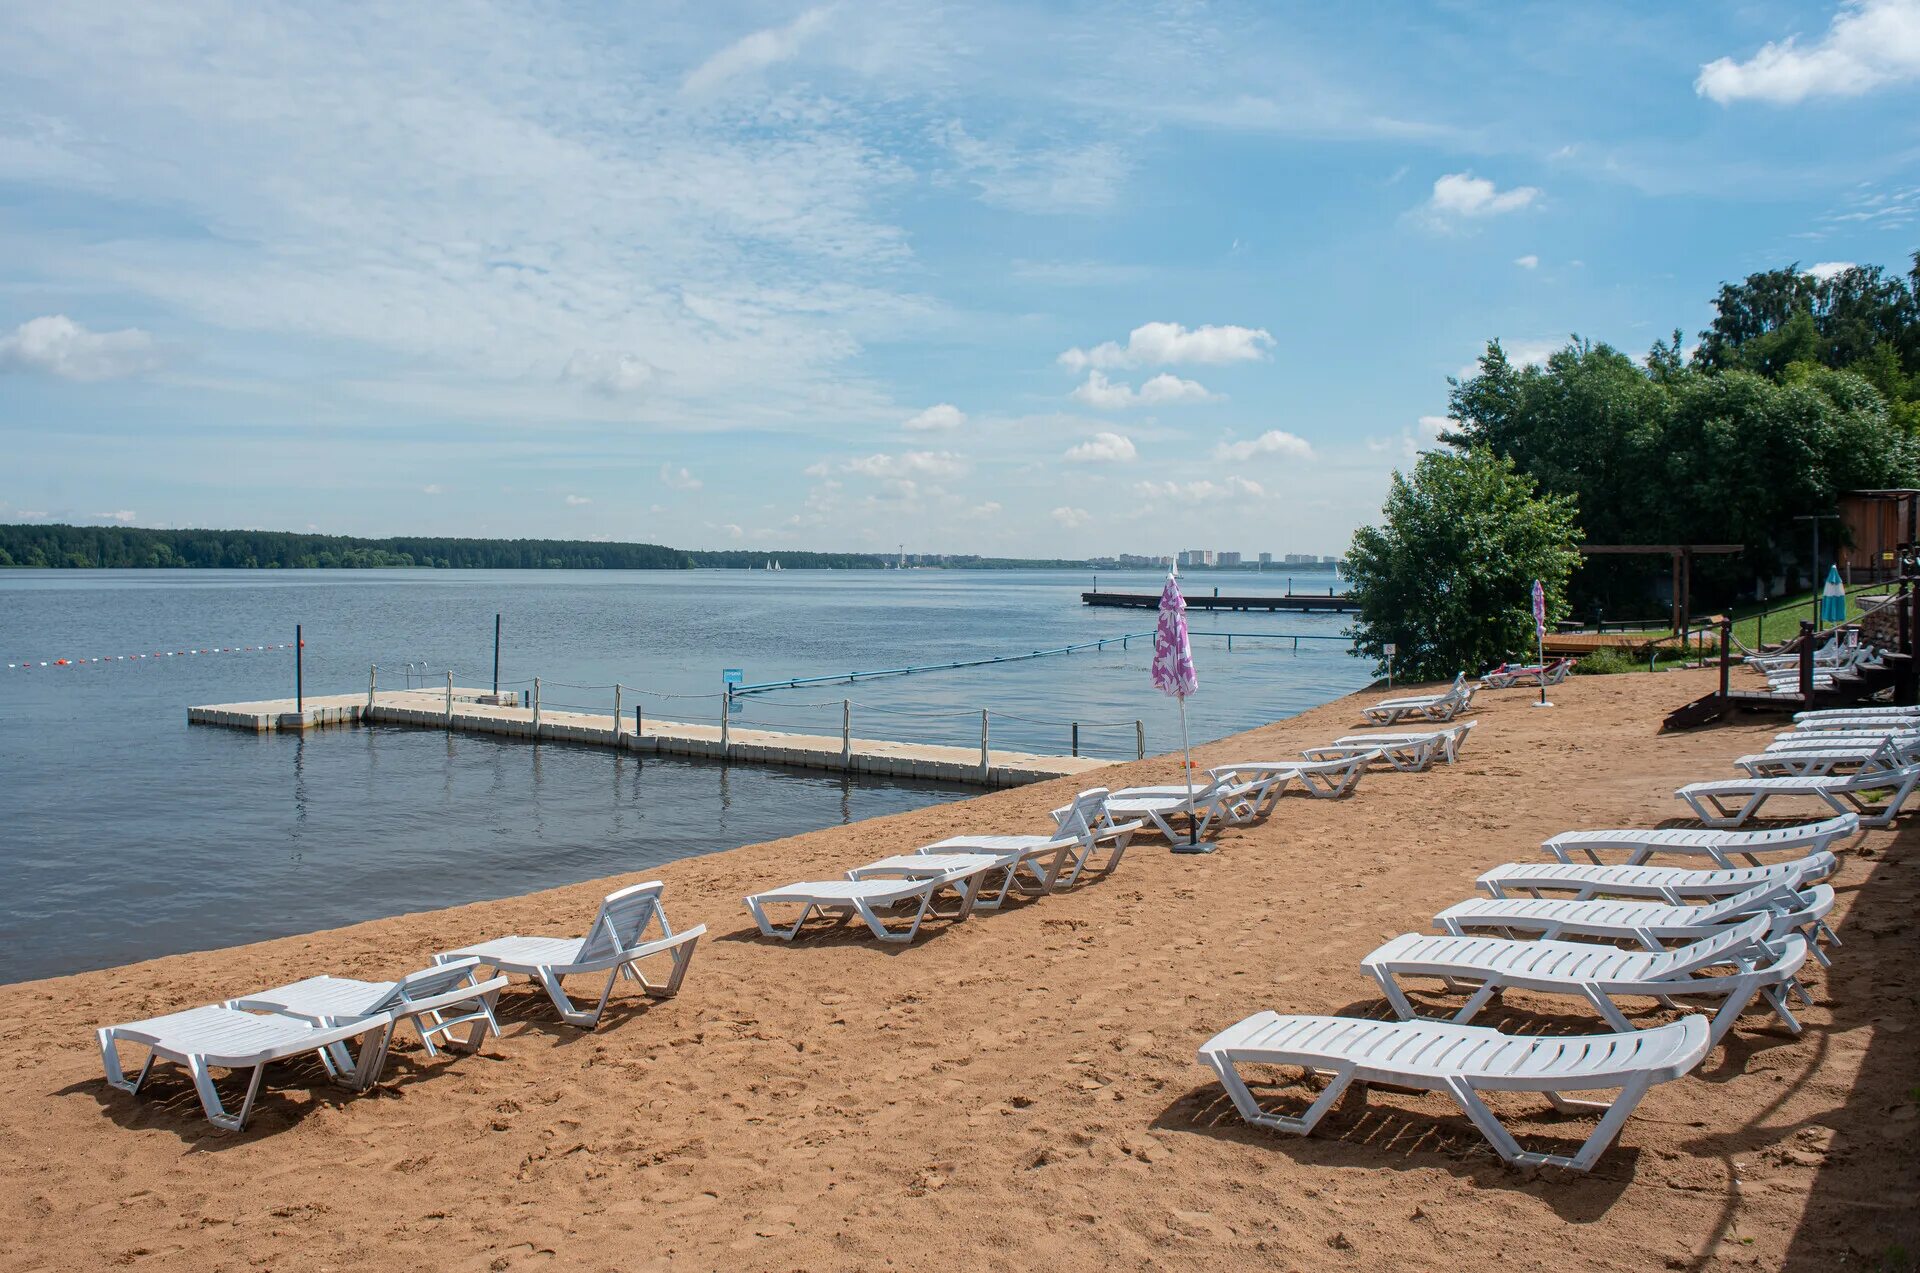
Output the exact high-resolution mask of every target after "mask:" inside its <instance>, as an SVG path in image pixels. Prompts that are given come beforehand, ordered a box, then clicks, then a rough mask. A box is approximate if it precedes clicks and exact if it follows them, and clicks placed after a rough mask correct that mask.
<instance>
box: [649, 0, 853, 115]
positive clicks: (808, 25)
mask: <svg viewBox="0 0 1920 1273" xmlns="http://www.w3.org/2000/svg"><path fill="white" fill-rule="evenodd" d="M832 12H833V7H832V6H831V5H826V6H822V7H820V8H817V9H808V10H807V11H806V12H805V13H802V14H801V15H800V16H799V17H797V18H795V19H794V20H793V21H791V22H789V23H787V24H786V25H785V26H778V27H767V28H765V29H764V30H760V31H755V32H754V33H753V34H752V35H749V36H745V37H743V38H741V39H739V40H735V41H734V42H733V43H732V44H729V45H728V46H727V47H726V48H724V49H721V50H720V51H719V52H718V53H716V54H714V55H713V56H712V57H710V58H708V59H707V60H706V61H704V62H702V63H701V64H700V65H699V66H696V67H695V68H694V69H693V70H692V71H690V72H688V74H687V77H686V79H684V80H682V81H681V83H680V88H681V91H682V92H685V93H689V94H693V95H695V96H698V95H701V94H704V93H709V92H712V91H713V90H714V89H716V88H718V87H720V86H721V85H723V84H725V83H726V82H727V81H728V80H731V79H735V78H737V77H739V76H742V75H751V74H753V73H754V72H756V71H764V70H766V69H767V68H768V67H770V66H777V65H779V64H780V63H781V62H788V61H792V60H793V58H794V57H796V56H798V55H799V52H800V49H801V46H802V45H804V44H805V43H806V42H807V39H808V38H809V37H810V36H812V35H814V34H815V33H816V32H818V31H819V30H820V28H821V27H823V26H825V25H826V22H827V18H828V17H829V16H830V15H831V14H832Z"/></svg>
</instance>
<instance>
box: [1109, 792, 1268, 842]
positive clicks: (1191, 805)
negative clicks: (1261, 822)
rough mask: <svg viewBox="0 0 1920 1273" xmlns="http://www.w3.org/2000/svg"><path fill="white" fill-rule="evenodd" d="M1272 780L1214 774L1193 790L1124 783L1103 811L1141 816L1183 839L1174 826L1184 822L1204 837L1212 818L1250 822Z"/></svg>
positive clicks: (1161, 830) (1164, 832)
mask: <svg viewBox="0 0 1920 1273" xmlns="http://www.w3.org/2000/svg"><path fill="white" fill-rule="evenodd" d="M1273 785H1274V784H1273V781H1272V780H1270V779H1262V780H1258V781H1255V782H1245V783H1235V782H1228V781H1225V780H1223V779H1219V778H1216V779H1214V780H1213V781H1211V782H1207V783H1196V784H1195V785H1194V789H1193V794H1192V795H1188V794H1187V789H1186V787H1184V786H1181V785H1177V784H1170V785H1168V786H1164V787H1126V788H1123V789H1121V790H1119V791H1116V792H1114V793H1112V794H1111V795H1110V796H1108V797H1107V812H1108V813H1109V814H1110V815H1112V816H1116V817H1123V818H1129V819H1135V818H1144V819H1145V820H1146V821H1148V822H1151V823H1152V824H1153V827H1154V830H1156V831H1158V832H1159V833H1160V834H1161V835H1163V836H1165V837H1166V838H1167V839H1168V840H1175V841H1177V840H1184V839H1186V838H1188V836H1187V832H1186V831H1183V830H1181V829H1180V827H1179V826H1176V825H1175V824H1176V823H1184V824H1185V825H1186V826H1187V827H1188V828H1190V829H1191V832H1192V835H1193V838H1195V839H1203V838H1205V836H1206V834H1207V831H1208V829H1209V828H1211V827H1212V825H1213V824H1214V822H1216V821H1220V822H1231V823H1244V822H1251V821H1252V820H1253V819H1254V818H1255V817H1257V816H1258V815H1259V813H1260V809H1261V806H1262V804H1263V803H1267V802H1266V801H1264V799H1263V797H1264V796H1265V795H1266V793H1267V792H1268V791H1269V790H1270V789H1271V788H1272V787H1273Z"/></svg>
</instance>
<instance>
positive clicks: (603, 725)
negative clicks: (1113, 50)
mask: <svg viewBox="0 0 1920 1273" xmlns="http://www.w3.org/2000/svg"><path fill="white" fill-rule="evenodd" d="M485 693H486V691H484V690H477V689H462V688H459V687H456V688H455V689H454V691H453V701H452V705H451V709H449V705H448V701H447V693H446V691H445V690H382V691H380V692H379V693H377V694H375V695H373V696H372V700H371V702H369V698H368V696H367V695H366V694H332V695H325V696H316V695H308V696H307V697H306V700H305V704H304V706H305V710H304V711H299V712H296V711H295V710H294V700H292V699H290V698H282V699H267V700H264V701H261V702H255V703H218V704H213V705H210V706H206V707H189V708H188V709H187V723H188V724H190V725H215V726H223V727H225V728H229V729H245V730H251V731H254V732H256V733H272V732H277V731H282V730H287V731H300V730H305V729H313V728H317V727H323V726H332V725H361V724H367V725H410V726H414V727H416V728H421V729H446V730H452V731H455V732H457V733H467V734H493V735H496V736H499V737H503V738H520V739H525V740H526V741H528V742H533V741H535V722H534V711H533V709H532V708H530V707H499V706H494V705H492V704H487V703H480V702H476V701H475V700H476V699H478V698H479V697H481V696H482V695H483V694H485ZM538 740H539V741H542V742H569V743H583V744H586V745H589V746H598V747H615V748H619V749H621V750H624V751H631V752H637V753H640V754H643V755H671V756H693V757H700V758H704V759H709V760H721V759H724V760H725V761H726V762H727V763H730V764H763V765H782V766H788V767H793V768H800V769H826V770H834V771H839V772H851V773H862V774H873V775H876V776H882V777H893V778H914V779H922V780H926V781H931V782H951V783H959V784H963V785H967V786H976V787H994V788H998V787H1017V786H1021V785H1024V784H1026V783H1030V782H1042V781H1045V780H1046V779H1048V778H1060V777H1064V776H1066V775H1068V774H1080V773H1087V772H1089V771H1090V770H1094V769H1101V768H1104V767H1106V766H1107V765H1109V764H1112V763H1115V762H1112V761H1107V760H1100V759H1096V758H1093V757H1088V756H1041V755H1034V754H1031V753H1028V752H1017V751H1001V750H997V749H993V750H990V751H989V752H988V763H987V764H986V765H985V766H982V764H981V755H980V749H979V748H978V747H943V746H936V745H932V744H927V743H902V742H890V741H886V740H882V739H871V738H852V739H848V740H845V745H843V740H842V739H840V738H839V737H837V736H825V735H818V734H788V733H779V732H775V731H773V730H765V729H736V728H733V727H732V726H728V728H727V738H726V741H725V753H724V757H723V755H722V740H721V732H720V727H719V726H718V725H696V724H690V723H687V722H682V721H665V720H648V721H646V723H645V726H644V732H641V733H636V732H635V731H634V728H633V725H632V723H631V722H629V721H624V720H623V721H621V722H619V723H618V732H617V733H616V722H615V720H614V718H613V716H612V715H611V714H610V713H599V714H595V713H589V712H561V711H549V710H546V709H542V710H541V711H540V713H539V723H538Z"/></svg>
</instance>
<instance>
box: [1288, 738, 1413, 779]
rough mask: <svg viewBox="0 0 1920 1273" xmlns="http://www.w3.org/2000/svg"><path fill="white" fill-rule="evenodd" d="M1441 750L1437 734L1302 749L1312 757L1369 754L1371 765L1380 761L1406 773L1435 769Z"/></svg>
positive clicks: (1322, 758)
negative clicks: (1429, 736) (1387, 741)
mask: <svg viewBox="0 0 1920 1273" xmlns="http://www.w3.org/2000/svg"><path fill="white" fill-rule="evenodd" d="M1440 752H1441V740H1440V739H1439V738H1437V737H1436V738H1418V739H1407V740H1405V741H1403V742H1392V743H1347V742H1333V743H1326V744H1324V745H1322V746H1319V747H1302V748H1301V749H1300V754H1301V755H1302V756H1305V757H1306V758H1307V759H1308V760H1344V759H1346V758H1347V757H1349V756H1365V757H1366V758H1367V762H1368V763H1369V764H1371V763H1372V762H1374V761H1376V760H1377V761H1379V762H1380V763H1381V764H1384V765H1386V766H1387V767H1388V768H1390V769H1393V770H1395V771H1397V772H1399V773H1403V774H1417V773H1423V772H1425V771H1426V770H1428V769H1431V768H1432V767H1433V762H1434V761H1435V760H1437V759H1439V757H1440Z"/></svg>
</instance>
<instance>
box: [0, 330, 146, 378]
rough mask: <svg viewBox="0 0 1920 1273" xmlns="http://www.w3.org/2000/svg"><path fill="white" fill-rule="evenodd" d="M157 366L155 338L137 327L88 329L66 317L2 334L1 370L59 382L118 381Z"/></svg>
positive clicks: (0, 341) (0, 344) (0, 338)
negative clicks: (34, 373) (40, 374)
mask: <svg viewBox="0 0 1920 1273" xmlns="http://www.w3.org/2000/svg"><path fill="white" fill-rule="evenodd" d="M159 365H160V357H159V353H158V351H157V350H156V349H155V348H154V344H153V337H152V336H151V335H149V334H148V333H146V332H144V331H141V330H140V329H139V328H138V327H128V328H126V329H124V330H122V331H116V332H95V331H88V330H87V329H86V328H84V327H82V326H81V325H80V324H78V323H76V322H74V321H73V320H72V319H71V318H68V317H67V316H66V315H65V314H48V315H46V316H44V317H42V318H30V319H28V320H27V321H26V322H24V323H22V324H20V325H19V326H18V327H16V328H14V329H13V331H12V333H10V334H9V335H5V336H0V371H37V372H44V373H45V374H47V375H50V376H58V377H60V378H61V379H62V380H117V379H120V378H121V377H123V376H133V375H138V374H139V373H141V372H143V371H152V370H153V369H154V368H155V367H158V366H159Z"/></svg>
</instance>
